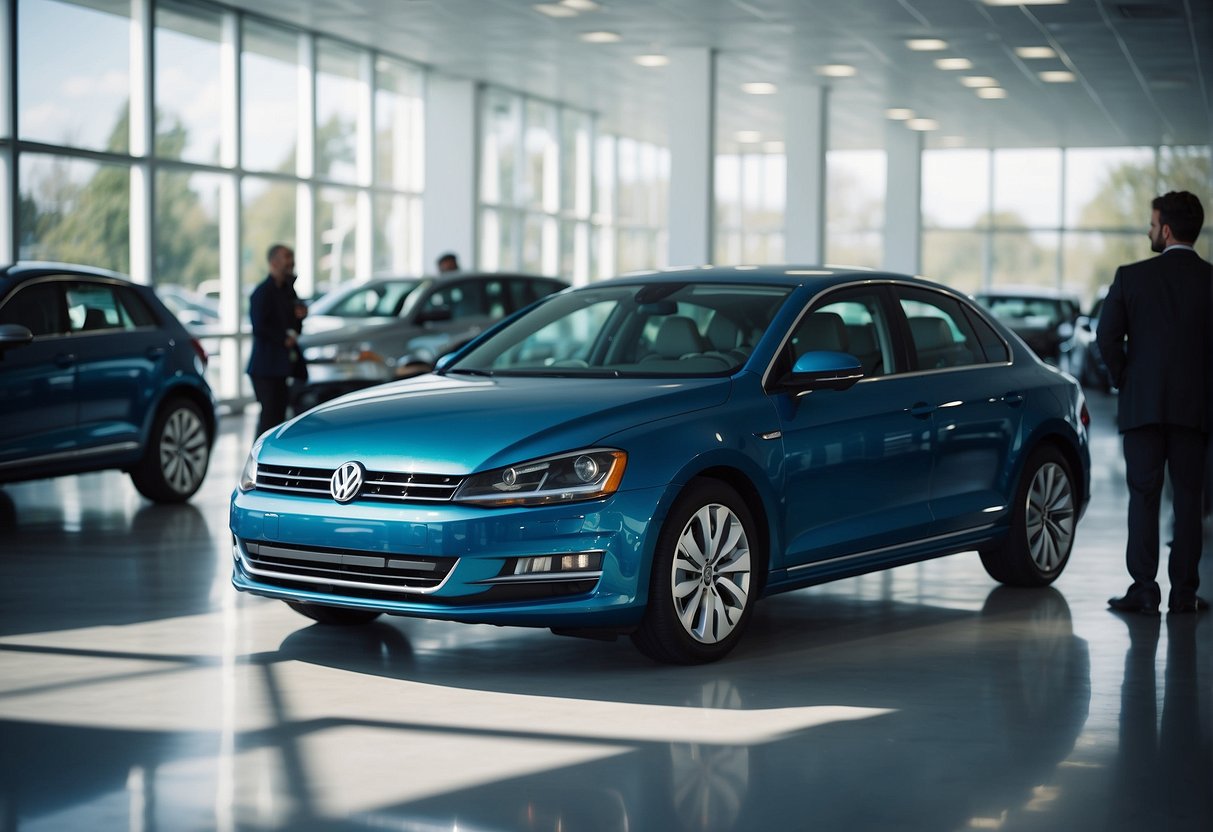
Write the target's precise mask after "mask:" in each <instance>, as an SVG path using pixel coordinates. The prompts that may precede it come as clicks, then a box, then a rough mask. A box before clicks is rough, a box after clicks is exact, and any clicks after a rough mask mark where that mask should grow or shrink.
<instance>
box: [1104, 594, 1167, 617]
mask: <svg viewBox="0 0 1213 832" xmlns="http://www.w3.org/2000/svg"><path fill="white" fill-rule="evenodd" d="M1108 608H1109V609H1111V610H1113V611H1115V612H1136V613H1140V614H1142V615H1158V602H1157V601H1155V600H1154V599H1153V598H1142V597H1141V596H1140V595H1123V596H1121V597H1120V598H1109V599H1108Z"/></svg>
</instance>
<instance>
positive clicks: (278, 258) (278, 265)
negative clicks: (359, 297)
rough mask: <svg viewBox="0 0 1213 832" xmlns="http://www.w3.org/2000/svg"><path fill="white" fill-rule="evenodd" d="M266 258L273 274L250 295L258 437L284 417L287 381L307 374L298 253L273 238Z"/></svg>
mask: <svg viewBox="0 0 1213 832" xmlns="http://www.w3.org/2000/svg"><path fill="white" fill-rule="evenodd" d="M266 259H267V260H268V261H269V266H270V273H269V275H268V276H266V278H265V280H264V281H262V282H261V285H259V286H258V287H257V288H256V289H255V290H253V294H252V295H251V296H250V297H249V318H250V319H251V321H252V324H253V348H252V351H251V352H250V354H249V362H248V374H249V377H250V378H251V379H252V381H253V394H254V395H256V397H257V402H258V404H260V405H261V417H260V419H258V421H257V435H258V436H260V435H261V434H262V433H264V432H265V431H267V430H269V429H270V428H272V427H274V426H276V425H280V424H282V423H283V422H285V421H286V408H287V403H288V388H287V384H288V382H287V380H288V379H290V378H304V377H306V365H305V364H304V363H303V359H302V358H301V357H300V355H299V346H298V339H299V330H300V327H301V326H302V324H303V317H304V316H305V315H306V314H307V309H306V307H304V306H303V304H302V303H300V301H299V297H298V296H297V295H296V294H295V252H294V251H292V250H291V249H290V248H289V247H288V246H284V245H282V244H281V243H275V244H274V245H272V246H270V249H269V253H268V254H267V256H266Z"/></svg>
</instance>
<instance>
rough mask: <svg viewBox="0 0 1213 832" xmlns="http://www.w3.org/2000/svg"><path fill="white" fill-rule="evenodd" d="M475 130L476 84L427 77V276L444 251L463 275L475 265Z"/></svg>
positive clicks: (424, 224)
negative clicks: (455, 258) (454, 259)
mask: <svg viewBox="0 0 1213 832" xmlns="http://www.w3.org/2000/svg"><path fill="white" fill-rule="evenodd" d="M477 126H478V120H477V118H476V84H475V82H474V81H468V80H465V79H462V78H446V77H442V76H439V75H436V74H433V73H431V74H430V75H429V76H428V78H427V82H426V113H425V196H424V199H423V207H422V215H421V260H422V265H423V267H424V269H425V271H426V272H427V273H428V272H432V271H434V270H435V268H436V267H435V265H434V261H435V260H437V259H438V255H440V254H442V253H443V252H447V251H452V252H454V253H455V254H456V255H457V256H458V257H459V264H460V265H461V266H462V267H463V268H464V269H470V268H472V267H473V266H474V265H475V264H476V262H477V257H476V202H477V200H476V183H477V172H478V171H479V168H480V166H479V164H477V162H478V159H477V155H476V149H477V147H478V146H479V141H478V138H479V137H478V136H477Z"/></svg>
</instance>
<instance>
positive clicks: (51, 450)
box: [0, 262, 215, 502]
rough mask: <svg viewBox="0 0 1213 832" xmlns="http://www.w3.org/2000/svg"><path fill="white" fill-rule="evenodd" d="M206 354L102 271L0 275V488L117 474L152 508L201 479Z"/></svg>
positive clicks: (144, 291) (33, 267)
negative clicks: (113, 471)
mask: <svg viewBox="0 0 1213 832" xmlns="http://www.w3.org/2000/svg"><path fill="white" fill-rule="evenodd" d="M205 366H206V352H205V351H204V350H203V349H202V346H201V344H199V343H198V341H197V339H195V338H193V337H191V336H190V334H189V333H188V332H186V330H185V328H184V326H183V325H182V324H181V322H180V321H178V320H177V318H176V316H175V315H174V314H173V313H172V312H170V311H169V310H168V308H167V307H165V305H164V304H163V303H161V301H160V300H159V298H157V297H156V295H155V293H154V292H153V291H152V289H151V288H150V287H148V286H140V285H137V284H134V283H132V282H130V281H129V280H127V279H125V278H123V277H122V276H121V275H118V274H114V273H112V272H107V271H103V270H100V269H92V268H86V267H82V266H69V265H62V264H57V263H32V262H31V263H17V264H16V265H13V266H8V267H7V268H3V269H0V425H3V428H2V429H0V482H13V481H18V480H31V479H41V478H43V477H55V476H60V475H62V474H80V473H83V472H85V471H97V470H101V469H105V468H120V469H122V470H123V471H127V472H128V473H129V474H130V475H131V479H132V480H133V481H134V483H135V487H136V488H137V489H139V492H140V493H141V494H143V495H144V496H145V497H147V498H148V499H150V500H154V501H157V502H180V501H182V500H186V499H188V498H189V497H190V496H192V495H193V493H194V492H195V491H197V490H198V486H199V485H201V484H202V479H203V477H205V476H206V470H207V465H208V463H209V461H210V453H211V444H212V442H213V439H214V436H215V401H214V397H213V395H212V394H211V389H210V387H209V386H207V383H206V380H205V379H204V378H203V371H204V370H205Z"/></svg>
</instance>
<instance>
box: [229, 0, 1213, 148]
mask: <svg viewBox="0 0 1213 832" xmlns="http://www.w3.org/2000/svg"><path fill="white" fill-rule="evenodd" d="M236 4H237V5H238V6H242V7H244V8H245V9H247V10H249V11H251V12H255V13H257V14H260V15H263V16H267V17H271V18H275V19H278V20H282V21H286V22H289V23H293V24H296V25H299V26H303V27H306V28H308V29H313V30H316V31H320V32H322V33H327V34H331V35H333V36H336V37H340V38H343V39H346V40H349V41H353V42H355V43H360V44H364V45H367V46H371V47H374V48H377V49H381V50H384V51H386V52H391V53H394V54H397V55H400V56H402V57H405V58H409V59H412V60H414V61H418V62H420V63H422V64H425V65H428V66H430V67H433V68H435V69H436V70H439V71H443V72H447V73H451V74H454V75H458V76H461V77H467V78H473V79H478V80H490V81H492V82H493V83H497V84H500V85H502V86H506V87H509V88H512V89H515V90H518V91H521V92H526V93H529V94H532V95H536V96H540V97H543V98H547V99H551V100H560V101H567V102H569V103H572V104H575V105H577V106H579V107H582V108H585V109H588V110H591V111H594V112H596V113H598V114H600V116H601V117H602V121H603V124H604V125H605V126H606V127H607V128H608V129H611V130H616V131H620V132H623V133H626V134H628V135H632V136H635V137H637V138H644V139H649V140H653V141H658V142H662V141H664V136H665V130H666V123H665V120H666V111H667V95H666V90H665V83H666V82H665V74H666V73H665V71H663V70H660V69H657V70H652V69H643V68H641V67H638V66H636V65H635V64H634V63H633V61H632V59H633V57H634V56H635V55H637V54H641V53H649V52H669V51H671V50H675V49H678V48H682V47H698V48H711V49H714V50H716V52H717V54H718V56H719V61H718V77H719V78H720V82H721V94H720V97H719V101H718V108H719V113H718V124H719V128H720V134H721V136H730V135H733V134H735V133H736V132H737V131H738V130H756V131H758V132H760V133H761V134H762V135H763V137H764V138H766V139H770V140H778V139H780V138H782V134H783V130H784V127H783V125H784V123H785V118H786V117H785V113H784V109H785V107H786V104H785V103H784V102H783V101H782V100H781V99H782V96H781V95H779V94H776V95H772V96H761V97H759V96H749V95H746V94H744V93H742V92H741V91H740V84H741V83H742V82H744V81H769V82H772V83H775V84H777V85H779V86H781V87H783V88H785V89H786V88H787V87H788V85H791V84H802V83H827V82H825V81H824V80H823V79H822V78H821V77H820V76H819V75H817V73H816V69H815V68H816V67H818V66H820V65H821V64H825V63H851V64H853V65H855V66H856V67H857V68H858V70H859V72H858V75H856V76H855V77H853V78H847V79H840V80H836V81H829V82H828V83H829V85H830V87H831V101H832V102H833V107H834V109H833V121H834V123H833V124H832V125H831V141H832V142H833V143H835V145H836V146H840V147H874V146H879V145H880V143H882V142H883V134H884V131H885V129H886V125H885V121H884V116H883V113H884V110H885V109H886V108H888V107H909V108H912V109H914V110H915V112H916V113H918V114H919V115H922V116H925V117H930V118H934V119H936V120H938V121H939V122H940V130H939V132H938V133H933V134H928V136H927V140H926V141H927V144H928V146H933V145H936V144H939V143H941V142H942V141H943V140H944V139H943V137H945V136H946V137H948V138H947V141H948V142H949V143H957V142H963V143H964V144H966V145H969V146H989V145H991V144H994V143H997V144H999V145H1006V146H1056V145H1059V144H1066V145H1071V146H1100V145H1116V144H1134V145H1136V144H1154V143H1167V142H1175V143H1181V144H1206V143H1208V142H1209V141H1210V133H1211V132H1213V115H1211V113H1213V102H1211V99H1210V95H1211V93H1213V84H1211V80H1213V79H1210V77H1209V73H1210V72H1211V71H1213V57H1211V55H1213V2H1210V0H1163V2H1156V1H1155V0H1142V2H1133V3H1111V2H1105V0H1071V2H1069V3H1066V4H1062V5H1047V6H1030V7H1018V6H1010V7H994V6H987V5H985V4H984V3H981V2H979V0H847V2H841V3H840V2H837V0H602V1H601V3H600V9H599V10H598V11H595V12H589V13H585V14H579V15H577V16H576V17H572V18H567V19H552V18H549V17H546V16H544V15H541V14H539V13H538V12H536V11H535V10H534V8H533V6H534V2H528V0H236ZM598 29H603V30H609V31H613V32H617V33H619V34H620V35H621V38H622V39H621V41H620V42H618V43H612V44H600V45H590V44H586V43H584V42H582V41H581V40H580V35H581V34H582V33H584V32H587V31H591V30H598ZM911 37H936V38H941V39H943V40H945V41H947V42H948V48H947V50H946V51H944V52H939V53H929V52H911V51H910V50H909V49H907V48H906V46H905V40H906V39H907V38H911ZM1041 45H1048V46H1052V47H1053V48H1054V49H1056V50H1057V52H1058V57H1056V58H1052V59H1047V60H1026V59H1021V58H1019V57H1017V56H1016V55H1015V53H1014V48H1015V47H1017V46H1041ZM940 56H947V57H964V58H968V59H969V60H971V61H972V62H973V69H972V70H971V71H970V72H968V73H965V72H945V71H942V70H939V69H937V68H935V65H934V59H935V58H937V57H940ZM1045 69H1053V70H1057V69H1069V70H1071V71H1073V72H1075V73H1076V75H1077V80H1076V81H1075V82H1074V83H1069V84H1047V83H1044V82H1042V81H1041V80H1040V79H1039V77H1038V76H1037V74H1036V73H1037V72H1039V71H1041V70H1045ZM965 74H978V75H989V76H992V77H994V78H995V79H997V81H998V82H999V83H1000V84H1001V85H1002V86H1003V87H1004V88H1005V89H1006V90H1007V93H1008V98H1006V99H1004V100H1001V101H986V100H982V99H980V98H978V97H977V96H976V95H975V94H974V92H973V91H972V90H971V89H968V88H966V87H964V86H962V85H961V83H960V80H959V78H960V76H962V75H965Z"/></svg>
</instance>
